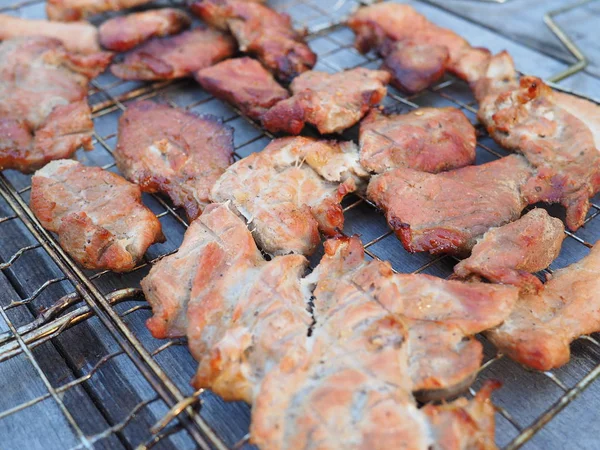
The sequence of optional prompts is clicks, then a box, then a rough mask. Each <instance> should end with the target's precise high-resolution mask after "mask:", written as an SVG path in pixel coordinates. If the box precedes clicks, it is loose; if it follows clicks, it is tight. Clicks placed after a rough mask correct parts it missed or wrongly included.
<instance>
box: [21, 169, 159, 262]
mask: <svg viewBox="0 0 600 450" xmlns="http://www.w3.org/2000/svg"><path fill="white" fill-rule="evenodd" d="M141 198H142V193H141V191H140V189H139V187H138V186H136V185H134V184H132V183H129V182H128V181H126V180H125V179H123V178H122V177H120V176H119V175H117V174H114V173H112V172H108V171H106V170H103V169H101V168H99V167H86V166H84V165H82V164H80V163H78V162H77V161H73V160H60V161H53V162H51V163H50V164H48V165H46V166H45V167H44V168H43V169H41V170H38V171H37V172H36V173H35V175H34V176H33V178H32V184H31V202H30V206H31V210H32V211H33V212H34V214H35V215H36V217H37V218H38V220H39V221H40V223H41V224H42V226H43V227H44V228H46V229H47V230H49V231H53V232H55V233H57V234H58V241H59V243H60V245H61V247H62V248H63V249H64V250H65V251H66V252H67V253H69V255H71V257H72V258H73V259H74V260H75V261H77V262H78V263H79V264H81V265H82V266H83V267H85V268H86V269H110V270H113V271H115V272H126V271H128V270H131V269H133V268H134V267H135V266H136V264H137V263H138V262H139V260H140V259H141V258H142V256H143V255H144V253H145V252H146V250H147V249H148V247H149V246H150V245H152V244H153V243H155V242H162V241H163V240H164V238H163V234H162V231H161V226H160V222H159V220H158V219H157V218H156V216H155V215H154V214H153V213H152V211H150V210H149V209H148V208H146V207H145V206H144V205H143V204H142V199H141Z"/></svg>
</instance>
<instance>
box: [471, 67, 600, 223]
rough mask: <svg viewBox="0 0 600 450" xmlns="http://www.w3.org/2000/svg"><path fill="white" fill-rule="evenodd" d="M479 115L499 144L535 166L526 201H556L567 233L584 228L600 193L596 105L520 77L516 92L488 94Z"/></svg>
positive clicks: (599, 117) (599, 121)
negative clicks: (562, 209) (564, 214)
mask: <svg viewBox="0 0 600 450" xmlns="http://www.w3.org/2000/svg"><path fill="white" fill-rule="evenodd" d="M478 116H479V120H480V121H481V122H482V123H483V124H484V125H485V126H486V128H487V130H488V132H489V133H490V135H491V136H492V137H493V138H494V139H495V140H496V141H497V142H498V143H499V144H500V145H502V146H503V147H505V148H507V149H509V150H513V151H518V152H520V153H523V154H524V155H525V157H526V158H527V160H528V161H529V163H530V164H531V165H532V166H533V167H535V168H536V170H537V174H536V176H535V177H533V178H532V179H531V180H530V181H529V182H528V183H527V185H526V186H525V187H524V193H525V196H526V198H527V201H528V202H529V203H536V202H540V201H543V202H548V203H560V204H561V205H563V206H564V207H565V208H566V210H567V219H566V222H567V226H568V227H569V228H570V229H571V230H577V229H578V228H579V227H580V226H581V225H583V223H584V221H585V217H586V214H587V212H588V210H589V207H590V203H589V199H590V198H591V197H593V196H594V195H595V194H596V193H598V192H599V191H600V106H598V105H596V104H593V103H591V102H589V101H587V100H583V99H579V98H577V97H575V96H572V95H567V94H562V93H558V92H555V91H553V90H552V89H550V87H549V86H547V85H546V84H545V83H544V82H543V81H542V80H540V79H539V78H536V77H522V78H521V80H520V85H519V87H518V88H515V89H514V90H508V91H504V92H502V93H500V94H499V95H497V96H494V95H487V96H486V97H485V98H484V100H483V101H482V102H481V105H480V109H479V114H478Z"/></svg>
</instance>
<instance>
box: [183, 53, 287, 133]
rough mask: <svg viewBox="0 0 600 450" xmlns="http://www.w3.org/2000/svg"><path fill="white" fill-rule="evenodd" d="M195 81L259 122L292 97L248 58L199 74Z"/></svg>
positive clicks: (229, 60)
mask: <svg viewBox="0 0 600 450" xmlns="http://www.w3.org/2000/svg"><path fill="white" fill-rule="evenodd" d="M195 77H196V80H197V81H198V83H200V85H201V86H202V87H203V88H204V89H206V90H207V91H208V92H210V93H211V94H213V95H214V96H215V97H217V98H220V99H223V100H226V101H228V102H229V103H231V104H233V105H234V106H237V107H238V108H239V109H240V110H241V111H242V113H243V114H245V115H247V116H248V117H250V118H252V119H254V120H258V121H260V120H262V117H263V115H264V114H265V113H266V112H267V111H268V110H269V108H271V107H272V106H274V105H275V104H276V103H278V102H280V101H281V100H285V99H286V98H288V97H289V96H290V94H289V93H288V91H287V90H286V89H285V88H283V87H282V86H281V85H280V84H279V83H277V81H275V79H274V78H273V75H271V73H269V72H268V71H267V70H266V69H265V68H264V67H263V66H262V64H260V63H259V62H258V61H256V60H254V59H252V58H248V57H245V58H236V59H228V60H226V61H223V62H221V63H219V64H216V65H214V66H212V67H208V68H206V69H202V70H200V71H198V72H196V74H195Z"/></svg>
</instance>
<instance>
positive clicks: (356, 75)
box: [263, 67, 390, 134]
mask: <svg viewBox="0 0 600 450" xmlns="http://www.w3.org/2000/svg"><path fill="white" fill-rule="evenodd" d="M389 78H390V77H389V74H388V73H387V72H384V71H381V70H369V69H364V68H362V67H359V68H356V69H352V70H346V71H344V72H338V73H335V74H328V73H325V72H316V71H310V72H305V73H303V74H302V75H300V76H299V77H297V78H296V79H294V81H293V82H292V84H291V85H290V88H291V90H292V93H293V94H294V95H293V96H292V97H291V98H289V99H288V100H284V101H281V102H279V103H278V104H276V105H275V106H274V107H273V108H271V109H270V110H269V111H268V112H267V113H266V114H265V115H264V116H263V126H264V127H265V128H266V129H267V130H269V131H272V132H274V133H275V132H285V133H288V134H299V133H300V132H301V131H302V128H304V124H305V123H310V124H312V125H314V126H315V127H317V129H318V130H319V133H321V134H328V133H339V132H342V131H344V130H345V129H346V128H350V127H351V126H352V125H354V124H356V123H357V122H358V121H359V120H360V119H362V118H363V117H364V115H365V114H366V113H367V112H368V111H369V109H370V108H371V107H372V106H375V105H377V104H378V103H379V102H380V101H381V100H382V99H383V98H384V97H385V95H386V92H387V89H386V86H385V85H386V84H387V83H388V81H389Z"/></svg>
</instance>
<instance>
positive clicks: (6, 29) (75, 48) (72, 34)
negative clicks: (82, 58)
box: [0, 14, 101, 54]
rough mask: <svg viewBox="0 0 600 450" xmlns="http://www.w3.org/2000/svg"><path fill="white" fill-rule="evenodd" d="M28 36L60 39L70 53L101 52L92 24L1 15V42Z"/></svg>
mask: <svg viewBox="0 0 600 450" xmlns="http://www.w3.org/2000/svg"><path fill="white" fill-rule="evenodd" d="M26 36H45V37H49V38H54V39H58V40H59V41H61V43H62V44H63V46H64V47H65V48H66V49H67V50H68V51H70V52H74V53H86V54H87V53H97V52H99V51H100V50H101V49H100V45H99V44H98V29H97V28H96V27H95V26H94V25H92V24H91V23H88V22H74V23H59V22H50V21H48V20H33V19H21V18H19V17H14V16H9V15H7V14H0V41H4V40H6V39H12V38H17V37H26Z"/></svg>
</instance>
